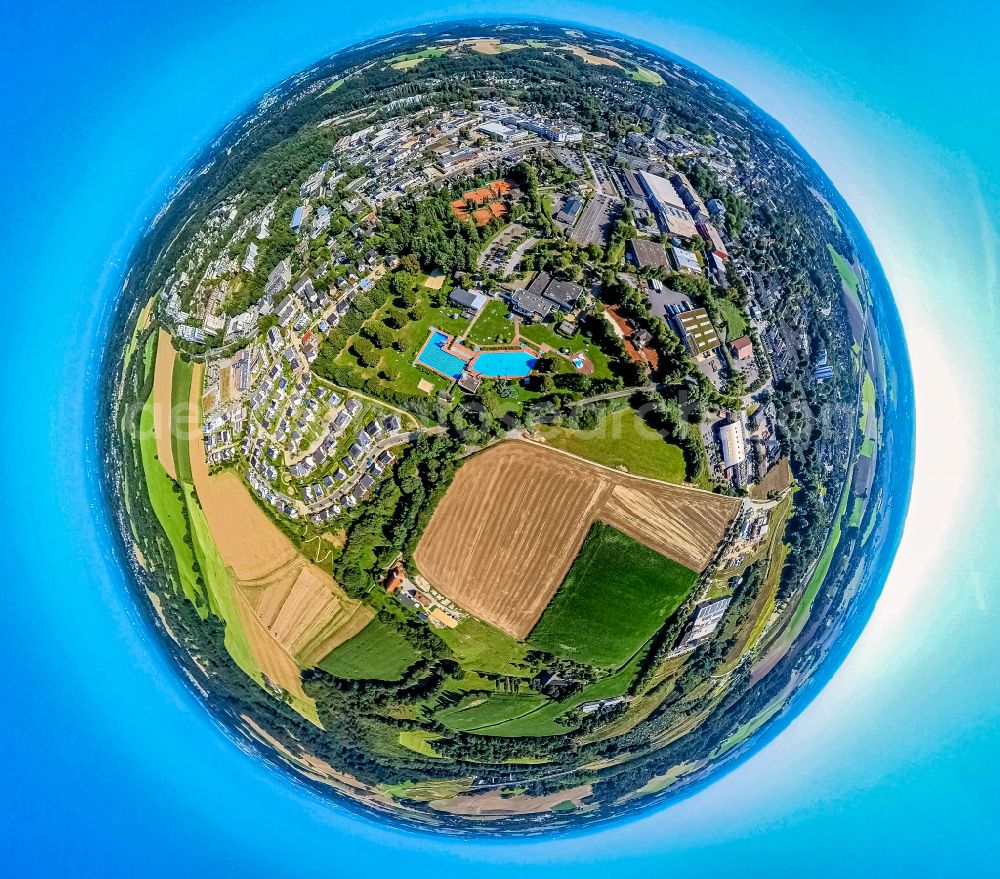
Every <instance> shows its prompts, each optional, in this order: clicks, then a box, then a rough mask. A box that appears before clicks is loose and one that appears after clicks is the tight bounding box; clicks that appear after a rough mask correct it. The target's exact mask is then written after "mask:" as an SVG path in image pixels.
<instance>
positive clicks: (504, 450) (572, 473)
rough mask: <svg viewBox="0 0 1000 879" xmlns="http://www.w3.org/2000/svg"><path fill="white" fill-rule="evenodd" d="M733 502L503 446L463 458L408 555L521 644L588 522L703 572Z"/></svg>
mask: <svg viewBox="0 0 1000 879" xmlns="http://www.w3.org/2000/svg"><path fill="white" fill-rule="evenodd" d="M738 507H739V501H738V500H736V499H734V498H729V497H725V496H722V495H716V494H711V493H709V492H704V491H698V490H696V489H692V488H689V487H682V486H675V485H667V484H665V483H662V482H657V481H654V480H650V479H642V478H639V477H635V476H630V475H626V474H623V473H619V472H617V471H614V470H610V469H608V468H605V467H600V466H598V465H595V464H591V463H589V462H587V461H583V460H581V459H579V458H576V457H575V456H572V455H568V454H565V453H563V452H559V451H556V450H554V449H550V448H546V447H545V446H542V445H539V444H537V443H530V442H524V441H520V440H514V441H509V442H504V443H500V444H499V445H496V446H493V447H492V448H490V449H488V450H487V451H485V452H482V453H480V454H479V455H476V456H475V457H473V458H471V459H470V460H469V461H467V462H466V463H465V464H464V465H463V466H462V467H461V468H460V470H459V471H458V473H457V475H456V476H455V480H454V482H453V483H452V485H451V487H450V488H449V489H448V492H447V494H446V495H445V496H444V498H443V499H442V500H441V502H440V503H439V504H438V507H437V509H436V510H435V512H434V515H433V516H432V517H431V521H430V523H429V524H428V526H427V529H426V530H425V532H424V535H423V537H422V539H421V541H420V543H419V544H418V546H417V549H416V552H415V554H414V560H415V562H416V565H417V568H418V569H419V571H420V572H421V573H422V574H423V575H424V577H426V578H427V579H428V580H429V581H430V582H431V584H432V585H434V586H435V587H436V588H437V589H439V590H441V592H443V593H444V594H445V595H447V596H448V597H449V598H451V599H452V600H453V601H455V602H457V603H458V604H459V605H460V606H462V607H463V608H465V609H466V610H468V611H470V612H471V613H472V614H474V615H475V616H477V617H479V618H480V619H483V620H485V621H486V622H488V623H490V624H491V625H493V626H496V627H497V628H499V629H502V630H503V631H504V632H507V633H508V634H509V635H511V636H513V637H514V638H517V639H518V640H523V639H524V638H525V637H526V636H527V635H528V633H529V632H530V631H531V630H532V629H533V628H534V626H535V623H536V622H537V621H538V618H539V617H540V616H541V615H542V611H543V610H544V609H545V608H546V606H547V605H548V603H549V601H550V600H551V599H552V596H553V595H554V594H555V592H556V590H557V589H558V588H559V584H560V583H562V581H563V579H564V577H565V575H566V572H567V571H568V570H569V568H570V565H571V564H572V563H573V560H574V559H575V558H576V556H577V554H578V552H579V550H580V547H581V545H582V544H583V541H584V538H585V537H586V535H587V532H588V531H589V530H590V526H591V524H592V523H593V522H594V521H601V522H605V523H607V524H609V525H613V526H614V527H615V528H617V529H618V530H619V531H622V532H624V533H625V534H627V535H629V536H630V537H632V538H633V539H634V540H636V541H638V542H639V543H641V544H643V545H645V546H646V547H648V548H650V549H652V550H655V551H656V552H658V553H660V554H662V555H664V556H666V557H667V558H670V559H673V560H674V561H676V562H678V563H680V564H681V565H683V566H684V567H686V568H690V569H691V570H694V571H700V570H702V569H703V568H704V567H705V566H706V565H707V564H708V561H709V560H710V558H711V556H712V554H713V553H714V551H715V548H716V547H717V546H718V543H719V541H720V540H721V538H722V535H723V534H724V532H725V529H726V527H727V526H728V524H729V522H730V521H731V520H732V518H733V516H734V515H735V513H736V510H737V508H738Z"/></svg>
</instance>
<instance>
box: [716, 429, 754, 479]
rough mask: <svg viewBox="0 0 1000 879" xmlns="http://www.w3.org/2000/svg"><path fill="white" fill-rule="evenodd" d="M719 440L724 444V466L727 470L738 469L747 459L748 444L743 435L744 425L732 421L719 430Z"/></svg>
mask: <svg viewBox="0 0 1000 879" xmlns="http://www.w3.org/2000/svg"><path fill="white" fill-rule="evenodd" d="M719 440H720V442H721V443H722V466H723V467H725V468H726V469H727V470H728V469H729V468H730V467H738V466H739V465H740V464H742V463H743V462H744V461H745V460H746V459H747V443H746V437H745V436H744V434H743V423H742V422H740V421H730V422H729V423H728V424H724V425H722V427H721V429H720V430H719Z"/></svg>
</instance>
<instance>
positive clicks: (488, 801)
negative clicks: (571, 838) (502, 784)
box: [430, 784, 592, 817]
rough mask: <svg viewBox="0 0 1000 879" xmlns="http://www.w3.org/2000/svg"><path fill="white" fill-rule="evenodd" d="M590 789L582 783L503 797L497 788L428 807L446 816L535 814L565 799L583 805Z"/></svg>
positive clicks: (433, 802) (437, 801)
mask: <svg viewBox="0 0 1000 879" xmlns="http://www.w3.org/2000/svg"><path fill="white" fill-rule="evenodd" d="M591 790H592V788H591V786H590V785H589V784H582V785H580V786H579V787H572V788H570V789H569V790H564V791H558V792H557V793H554V794H546V795H545V796H541V797H524V796H521V797H502V796H500V792H499V791H490V792H489V793H485V794H474V795H473V796H461V797H454V798H452V799H450V800H433V801H432V802H431V803H430V806H431V808H432V809H436V810H437V811H438V812H447V813H448V814H449V815H479V816H481V817H486V816H492V815H495V816H497V817H501V816H503V815H535V814H537V813H539V812H548V811H550V810H551V809H552V807H553V806H558V805H559V804H560V803H565V802H566V801H567V800H569V801H570V802H571V803H574V804H575V805H577V806H581V805H583V804H582V802H581V801H582V800H583V798H584V797H589V796H590V794H591Z"/></svg>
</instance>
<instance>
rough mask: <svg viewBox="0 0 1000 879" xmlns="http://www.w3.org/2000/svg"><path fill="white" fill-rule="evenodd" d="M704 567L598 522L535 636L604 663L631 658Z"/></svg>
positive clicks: (544, 646)
mask: <svg viewBox="0 0 1000 879" xmlns="http://www.w3.org/2000/svg"><path fill="white" fill-rule="evenodd" d="M697 579H698V575H697V573H695V572H694V571H692V570H690V569H688V568H685V567H684V566H683V565H679V564H677V562H674V561H671V560H670V559H668V558H666V557H664V556H662V555H660V554H659V553H658V552H655V551H654V550H651V549H649V548H648V547H646V546H643V545H642V544H641V543H639V542H638V541H637V540H633V539H632V538H631V537H628V536H627V535H625V534H622V532H621V531H619V530H618V529H616V528H612V527H611V526H610V525H605V524H603V523H601V522H596V523H594V525H593V526H592V527H591V529H590V532H589V533H588V534H587V537H586V539H585V540H584V542H583V546H582V547H581V548H580V554H579V555H578V556H577V557H576V561H574V562H573V566H572V567H571V568H570V569H569V573H568V574H567V575H566V579H565V580H564V581H563V584H562V586H560V587H559V591H558V592H557V593H556V595H555V598H553V600H552V603H551V604H550V605H549V606H548V608H546V610H545V613H543V614H542V617H541V619H540V620H539V621H538V623H537V624H536V626H535V628H534V629H533V630H532V632H531V635H530V636H529V638H528V643H529V644H530V645H531V646H532V647H534V648H536V649H538V650H544V651H546V652H548V653H553V654H555V655H556V656H565V657H567V658H569V659H573V660H574V661H576V662H583V663H589V664H591V665H596V666H600V667H604V668H617V667H619V666H621V665H622V664H624V663H625V662H626V661H627V660H628V659H629V658H630V657H631V656H633V654H635V652H636V651H637V650H638V649H639V648H640V647H641V646H642V645H643V644H644V643H645V642H646V641H647V640H648V639H649V638H650V637H651V636H652V634H653V633H654V632H655V631H656V630H657V629H658V628H659V627H660V626H661V625H662V624H663V621H664V620H665V619H666V618H667V617H668V616H670V614H672V613H673V612H674V611H675V610H676V609H677V607H678V606H679V605H680V603H681V602H682V601H683V600H684V597H685V596H686V595H687V594H688V593H689V592H690V591H691V589H692V588H693V587H694V584H695V582H696V581H697Z"/></svg>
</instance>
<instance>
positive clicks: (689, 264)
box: [670, 247, 705, 275]
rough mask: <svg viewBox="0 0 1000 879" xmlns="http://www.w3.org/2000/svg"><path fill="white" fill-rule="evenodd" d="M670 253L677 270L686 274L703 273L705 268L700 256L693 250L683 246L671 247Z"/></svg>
mask: <svg viewBox="0 0 1000 879" xmlns="http://www.w3.org/2000/svg"><path fill="white" fill-rule="evenodd" d="M670 255H671V257H673V260H674V266H675V267H676V269H677V271H679V272H680V273H681V274H684V275H702V274H704V273H705V272H704V269H702V267H701V263H700V262H698V256H697V254H695V252H694V251H693V250H685V249H684V248H683V247H671V248H670Z"/></svg>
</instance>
